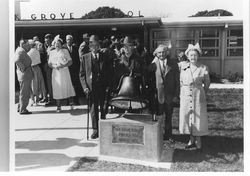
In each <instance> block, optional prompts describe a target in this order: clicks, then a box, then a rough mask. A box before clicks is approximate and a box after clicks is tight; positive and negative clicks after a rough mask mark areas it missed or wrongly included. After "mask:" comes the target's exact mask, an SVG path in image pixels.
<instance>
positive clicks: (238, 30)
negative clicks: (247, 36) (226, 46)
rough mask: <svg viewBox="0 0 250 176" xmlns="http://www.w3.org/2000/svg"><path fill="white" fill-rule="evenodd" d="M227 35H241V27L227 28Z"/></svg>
mask: <svg viewBox="0 0 250 176" xmlns="http://www.w3.org/2000/svg"><path fill="white" fill-rule="evenodd" d="M227 36H228V37H230V36H237V37H242V36H243V29H231V30H228V32H227Z"/></svg>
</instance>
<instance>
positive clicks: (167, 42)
mask: <svg viewBox="0 0 250 176" xmlns="http://www.w3.org/2000/svg"><path fill="white" fill-rule="evenodd" d="M160 44H163V45H167V46H168V47H169V48H171V47H172V44H171V40H155V41H154V43H153V48H154V49H155V48H156V47H157V46H158V45H160Z"/></svg>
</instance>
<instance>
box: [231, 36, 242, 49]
mask: <svg viewBox="0 0 250 176" xmlns="http://www.w3.org/2000/svg"><path fill="white" fill-rule="evenodd" d="M237 46H243V39H239V38H237V37H230V39H228V40H227V47H237Z"/></svg>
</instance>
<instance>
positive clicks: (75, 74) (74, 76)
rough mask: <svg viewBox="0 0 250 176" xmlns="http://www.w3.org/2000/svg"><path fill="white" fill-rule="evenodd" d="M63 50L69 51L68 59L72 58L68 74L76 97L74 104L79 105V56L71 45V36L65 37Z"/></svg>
mask: <svg viewBox="0 0 250 176" xmlns="http://www.w3.org/2000/svg"><path fill="white" fill-rule="evenodd" d="M63 48H65V49H67V50H68V51H69V54H70V57H71V58H72V65H70V66H69V73H70V77H71V81H72V84H73V87H74V89H75V93H76V96H75V97H74V104H76V105H79V104H80V103H79V99H80V97H81V96H82V95H83V90H82V86H81V83H80V80H79V71H80V60H79V54H78V49H77V47H76V45H75V44H74V43H73V36H72V35H66V43H65V44H64V45H63Z"/></svg>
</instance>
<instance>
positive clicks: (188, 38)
mask: <svg viewBox="0 0 250 176" xmlns="http://www.w3.org/2000/svg"><path fill="white" fill-rule="evenodd" d="M175 37H176V43H175V47H176V49H175V54H176V55H178V54H179V53H180V52H184V51H185V50H186V49H187V47H188V44H193V45H194V44H195V30H193V29H182V30H177V31H176V36H175Z"/></svg>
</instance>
